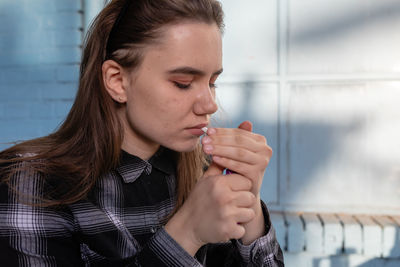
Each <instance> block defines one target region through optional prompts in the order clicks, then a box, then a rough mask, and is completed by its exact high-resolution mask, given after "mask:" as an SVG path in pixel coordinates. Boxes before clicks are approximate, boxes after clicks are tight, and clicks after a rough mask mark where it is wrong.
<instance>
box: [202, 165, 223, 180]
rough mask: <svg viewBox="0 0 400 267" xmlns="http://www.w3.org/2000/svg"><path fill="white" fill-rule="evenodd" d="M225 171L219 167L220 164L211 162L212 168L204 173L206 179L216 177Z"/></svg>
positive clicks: (209, 167)
mask: <svg viewBox="0 0 400 267" xmlns="http://www.w3.org/2000/svg"><path fill="white" fill-rule="evenodd" d="M223 171H224V168H223V167H221V166H219V165H218V164H216V163H214V162H211V164H210V166H208V169H207V171H206V172H205V173H204V177H206V176H214V175H220V174H222V172H223Z"/></svg>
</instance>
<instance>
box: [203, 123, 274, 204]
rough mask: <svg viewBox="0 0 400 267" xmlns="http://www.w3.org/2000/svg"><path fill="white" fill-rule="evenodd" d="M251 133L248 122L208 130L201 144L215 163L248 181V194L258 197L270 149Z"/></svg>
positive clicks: (250, 125)
mask: <svg viewBox="0 0 400 267" xmlns="http://www.w3.org/2000/svg"><path fill="white" fill-rule="evenodd" d="M251 131H252V124H251V122H249V121H245V122H243V123H241V124H240V125H239V127H238V128H237V129H229V128H210V129H208V131H207V135H208V136H205V137H204V138H203V139H202V144H203V150H204V152H205V153H207V154H209V155H212V159H213V162H214V163H216V164H218V165H219V166H221V167H222V168H227V169H229V170H231V171H233V172H236V173H238V174H241V175H243V176H245V177H247V178H249V179H250V180H251V182H252V188H251V192H252V193H253V194H254V195H255V196H258V195H259V193H260V189H261V184H262V180H263V177H264V172H265V169H266V167H267V166H268V163H269V161H270V158H271V156H272V149H271V147H269V146H268V144H267V140H266V139H265V137H264V136H262V135H259V134H255V133H252V132H251Z"/></svg>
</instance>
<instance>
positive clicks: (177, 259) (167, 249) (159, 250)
mask: <svg viewBox="0 0 400 267" xmlns="http://www.w3.org/2000/svg"><path fill="white" fill-rule="evenodd" d="M147 245H148V248H149V249H150V250H152V252H153V253H154V254H155V255H156V256H157V257H158V258H159V259H160V260H161V261H162V262H163V263H164V264H165V266H193V267H194V266H196V267H197V266H198V267H200V266H201V264H200V263H199V262H198V261H197V260H196V259H195V258H193V257H192V256H191V255H190V254H189V253H187V251H186V250H184V249H183V248H182V247H181V246H180V245H179V244H178V243H177V242H176V241H175V239H173V238H172V237H171V236H170V235H169V234H168V233H167V232H166V231H165V229H164V228H161V229H160V230H158V231H157V233H155V234H154V236H153V237H152V238H151V239H150V241H149V242H148V244H147Z"/></svg>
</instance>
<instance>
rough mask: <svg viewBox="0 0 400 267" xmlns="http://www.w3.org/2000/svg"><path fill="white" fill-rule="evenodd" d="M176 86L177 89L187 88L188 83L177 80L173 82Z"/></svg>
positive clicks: (188, 86)
mask: <svg viewBox="0 0 400 267" xmlns="http://www.w3.org/2000/svg"><path fill="white" fill-rule="evenodd" d="M173 83H174V84H175V86H176V87H178V88H179V89H189V88H190V83H188V84H185V83H179V82H173Z"/></svg>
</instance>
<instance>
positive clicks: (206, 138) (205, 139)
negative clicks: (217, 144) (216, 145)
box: [203, 136, 211, 144]
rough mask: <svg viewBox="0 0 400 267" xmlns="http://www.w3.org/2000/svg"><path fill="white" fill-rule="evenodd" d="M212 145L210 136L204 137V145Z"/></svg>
mask: <svg viewBox="0 0 400 267" xmlns="http://www.w3.org/2000/svg"><path fill="white" fill-rule="evenodd" d="M209 143H211V138H210V137H208V136H204V137H203V144H209Z"/></svg>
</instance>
